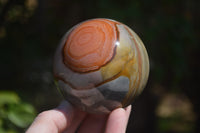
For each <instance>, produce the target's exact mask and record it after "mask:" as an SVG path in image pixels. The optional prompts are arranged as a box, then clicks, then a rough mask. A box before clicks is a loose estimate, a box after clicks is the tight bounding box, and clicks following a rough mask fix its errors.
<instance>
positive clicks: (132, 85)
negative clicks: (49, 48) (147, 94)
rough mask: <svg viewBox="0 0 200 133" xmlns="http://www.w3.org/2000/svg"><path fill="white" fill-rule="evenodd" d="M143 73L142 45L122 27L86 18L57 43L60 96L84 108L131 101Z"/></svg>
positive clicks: (106, 107)
mask: <svg viewBox="0 0 200 133" xmlns="http://www.w3.org/2000/svg"><path fill="white" fill-rule="evenodd" d="M148 75H149V59H148V55H147V52H146V49H145V47H144V45H143V43H142V41H141V40H140V38H139V37H138V36H137V34H136V33H135V32H134V31H133V30H131V29H130V28H129V27H128V26H126V25H124V24H122V23H120V22H117V21H114V20H110V19H91V20H87V21H84V22H82V23H80V24H78V25H76V26H74V27H73V28H72V29H70V30H69V31H68V32H67V33H66V34H65V35H64V37H63V39H62V41H61V43H60V45H59V46H58V48H57V50H56V54H55V59H54V76H55V78H56V83H57V86H58V88H59V90H60V91H61V92H62V94H63V96H64V97H65V98H66V99H67V100H68V101H69V102H71V103H72V104H73V105H74V106H76V107H78V108H80V109H82V110H84V111H87V112H89V113H109V112H110V111H112V110H114V109H116V108H118V107H126V106H128V105H129V104H131V103H132V101H133V99H134V98H135V96H136V95H138V94H139V93H141V91H142V90H143V88H144V87H145V85H146V83H147V79H148Z"/></svg>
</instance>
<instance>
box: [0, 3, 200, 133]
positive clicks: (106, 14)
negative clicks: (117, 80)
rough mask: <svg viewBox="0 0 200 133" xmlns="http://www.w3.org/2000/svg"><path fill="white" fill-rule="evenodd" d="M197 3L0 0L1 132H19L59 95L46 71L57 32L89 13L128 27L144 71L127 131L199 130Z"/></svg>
mask: <svg viewBox="0 0 200 133" xmlns="http://www.w3.org/2000/svg"><path fill="white" fill-rule="evenodd" d="M199 6H200V1H199V0H160V1H158V0H157V1H156V0H73V1H72V0H0V61H1V65H0V83H1V84H0V85H1V87H0V133H19V132H24V131H25V129H26V128H27V126H28V125H29V124H30V123H31V122H32V120H33V118H34V117H35V116H36V114H38V113H39V112H41V111H43V110H47V109H51V108H54V107H56V106H57V105H58V104H59V102H60V101H62V100H63V98H62V96H61V95H60V94H59V92H58V91H57V90H56V87H55V85H54V82H53V75H52V58H53V55H54V52H55V48H56V47H57V45H58V43H59V41H60V39H61V37H62V36H63V35H64V33H65V32H66V31H67V30H69V28H70V27H72V26H73V25H75V24H77V23H79V22H81V21H84V20H86V19H90V18H99V17H100V18H110V19H115V20H118V21H120V22H122V23H125V24H127V25H128V26H129V27H131V28H132V29H133V30H134V31H135V32H136V33H137V34H138V35H139V36H140V37H141V39H142V40H143V42H144V44H145V46H146V48H147V51H148V53H149V58H150V65H151V72H150V76H149V81H148V84H147V86H146V88H145V90H144V92H143V93H142V94H141V95H140V96H139V97H138V98H137V99H136V100H135V101H134V103H133V108H132V114H131V117H130V120H129V125H128V129H127V133H147V132H148V133H150V132H152V133H200V97H199V96H198V94H199V93H198V92H199V91H198V89H200V88H199V85H198V83H199V81H200V79H199V77H200V76H199V75H200V70H199V69H200V60H199V57H200V51H199V50H200V44H199V43H200V39H199V38H200V8H199Z"/></svg>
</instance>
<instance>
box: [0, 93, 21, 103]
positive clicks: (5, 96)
mask: <svg viewBox="0 0 200 133" xmlns="http://www.w3.org/2000/svg"><path fill="white" fill-rule="evenodd" d="M19 101H20V98H19V96H18V95H17V94H16V93H15V92H10V91H0V107H1V106H2V105H4V104H14V103H19Z"/></svg>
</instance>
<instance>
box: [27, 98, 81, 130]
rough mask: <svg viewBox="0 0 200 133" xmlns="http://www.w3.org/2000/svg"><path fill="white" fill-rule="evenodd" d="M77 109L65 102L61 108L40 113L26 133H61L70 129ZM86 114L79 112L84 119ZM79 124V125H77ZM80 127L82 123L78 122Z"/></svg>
mask: <svg viewBox="0 0 200 133" xmlns="http://www.w3.org/2000/svg"><path fill="white" fill-rule="evenodd" d="M75 112H76V109H75V108H73V106H72V105H71V104H70V103H68V102H67V101H64V102H62V103H61V104H60V106H59V107H57V108H55V109H52V110H48V111H44V112H42V113H40V114H39V115H38V116H37V117H36V118H35V120H34V122H33V123H32V125H31V126H30V127H29V129H28V130H27V131H26V133H60V132H63V131H64V130H65V129H67V128H69V127H70V124H71V123H72V120H73V118H74V114H75ZM84 116H85V114H84V113H81V112H79V117H82V118H84ZM76 123H77V124H76ZM76 123H75V124H76V125H77V126H78V124H79V123H80V122H76ZM73 124H74V123H73Z"/></svg>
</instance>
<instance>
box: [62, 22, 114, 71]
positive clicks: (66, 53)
mask: <svg viewBox="0 0 200 133" xmlns="http://www.w3.org/2000/svg"><path fill="white" fill-rule="evenodd" d="M116 23H117V22H115V21H111V20H108V19H93V20H89V21H85V22H83V23H81V24H80V25H78V26H77V27H75V29H74V30H72V32H71V33H70V34H69V36H68V39H67V41H66V43H65V45H64V47H63V61H64V64H65V65H66V66H68V67H69V68H71V69H72V70H73V71H76V72H89V71H94V70H97V69H99V68H100V67H101V66H103V65H105V64H106V63H108V62H109V61H110V60H111V59H112V57H113V55H114V50H115V43H116V41H117V34H118V33H117V32H118V31H117V29H116V26H115V24H116Z"/></svg>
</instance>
